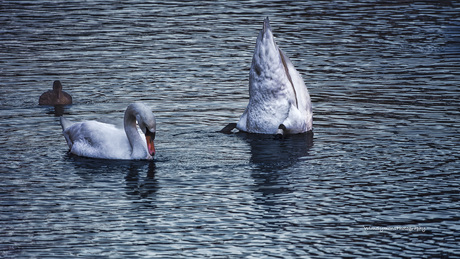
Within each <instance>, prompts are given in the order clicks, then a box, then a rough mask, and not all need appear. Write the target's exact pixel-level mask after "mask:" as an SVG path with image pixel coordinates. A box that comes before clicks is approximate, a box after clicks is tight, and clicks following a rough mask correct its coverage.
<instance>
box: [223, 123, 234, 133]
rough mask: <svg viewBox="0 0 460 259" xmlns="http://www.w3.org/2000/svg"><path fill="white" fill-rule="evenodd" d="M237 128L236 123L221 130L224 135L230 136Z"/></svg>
mask: <svg viewBox="0 0 460 259" xmlns="http://www.w3.org/2000/svg"><path fill="white" fill-rule="evenodd" d="M235 128H236V123H229V124H228V125H227V126H225V127H224V128H223V129H221V130H220V132H221V133H224V134H230V133H232V130H233V129H235Z"/></svg>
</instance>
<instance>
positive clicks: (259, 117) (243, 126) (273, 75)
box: [236, 17, 313, 134]
mask: <svg viewBox="0 0 460 259" xmlns="http://www.w3.org/2000/svg"><path fill="white" fill-rule="evenodd" d="M312 123H313V114H312V107H311V100H310V95H309V93H308V90H307V87H306V86H305V83H304V81H303V80H302V77H301V76H300V74H299V73H298V72H297V70H296V69H295V68H294V65H293V64H292V62H291V61H290V60H289V58H288V57H287V56H286V55H285V54H284V53H283V51H282V50H281V49H280V48H278V46H277V45H276V43H275V39H274V37H273V34H272V31H271V28H270V23H269V20H268V17H267V18H266V19H265V20H264V25H263V29H262V30H261V31H260V33H259V36H258V37H257V41H256V47H255V50H254V55H253V58H252V64H251V70H250V72H249V104H248V106H247V107H246V110H245V111H244V113H243V115H242V116H241V117H240V120H239V121H238V123H237V125H236V128H237V129H239V130H241V131H245V132H250V133H263V134H296V133H303V132H307V131H310V130H312ZM280 131H281V133H280Z"/></svg>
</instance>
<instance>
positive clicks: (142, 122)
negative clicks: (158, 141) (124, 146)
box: [124, 103, 156, 156]
mask: <svg viewBox="0 0 460 259" xmlns="http://www.w3.org/2000/svg"><path fill="white" fill-rule="evenodd" d="M124 121H125V123H124V127H125V131H126V134H127V135H128V137H129V136H130V134H133V135H134V136H136V134H135V133H130V132H132V131H133V130H134V129H137V127H136V121H137V125H138V126H139V128H140V130H141V131H142V133H144V135H145V141H146V142H147V150H148V153H149V155H150V156H154V155H155V145H154V140H155V133H156V121H155V116H154V115H153V113H152V111H150V109H149V108H148V107H147V106H145V105H144V104H142V103H133V104H130V105H129V106H128V108H126V111H125V117H124ZM131 143H132V142H131ZM138 148H140V146H132V149H133V154H135V153H138V152H142V150H138Z"/></svg>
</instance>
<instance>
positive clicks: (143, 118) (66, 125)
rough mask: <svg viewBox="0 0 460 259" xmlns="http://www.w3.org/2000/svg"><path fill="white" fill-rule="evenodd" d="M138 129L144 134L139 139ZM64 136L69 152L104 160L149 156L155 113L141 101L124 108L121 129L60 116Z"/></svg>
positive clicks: (152, 139)
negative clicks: (73, 121)
mask: <svg viewBox="0 0 460 259" xmlns="http://www.w3.org/2000/svg"><path fill="white" fill-rule="evenodd" d="M136 121H137V124H138V126H139V128H140V130H141V131H142V132H143V134H144V135H145V141H143V140H142V137H141V133H140V132H139V131H138V129H137V126H136ZM61 126H62V131H63V133H64V137H65V139H66V141H67V144H68V145H69V148H70V152H71V153H73V154H76V155H79V156H85V157H93V158H105V159H135V160H139V159H149V160H150V159H153V156H154V155H155V146H154V143H153V141H154V139H155V132H156V123H155V116H154V115H153V113H152V111H151V110H150V109H149V108H148V107H147V106H145V105H144V104H142V103H133V104H130V105H129V106H128V108H126V111H125V116H124V130H123V129H119V128H116V127H115V126H114V125H112V124H107V123H101V122H97V121H84V122H79V123H73V124H72V123H71V122H70V121H69V120H67V119H65V118H64V117H61Z"/></svg>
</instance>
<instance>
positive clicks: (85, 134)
mask: <svg viewBox="0 0 460 259" xmlns="http://www.w3.org/2000/svg"><path fill="white" fill-rule="evenodd" d="M66 126H67V124H66V123H64V124H63V127H64V131H63V133H64V136H65V138H66V140H67V143H68V144H69V143H70V144H69V147H70V152H71V153H73V154H76V155H79V156H85V157H94V158H105V159H131V146H130V144H129V141H128V138H127V137H126V134H125V132H124V130H123V129H119V128H116V127H115V126H114V125H112V124H107V123H101V122H97V121H85V122H80V123H74V124H72V125H70V126H69V127H66Z"/></svg>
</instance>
